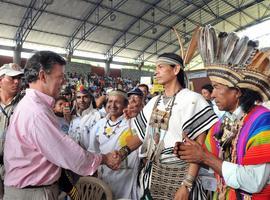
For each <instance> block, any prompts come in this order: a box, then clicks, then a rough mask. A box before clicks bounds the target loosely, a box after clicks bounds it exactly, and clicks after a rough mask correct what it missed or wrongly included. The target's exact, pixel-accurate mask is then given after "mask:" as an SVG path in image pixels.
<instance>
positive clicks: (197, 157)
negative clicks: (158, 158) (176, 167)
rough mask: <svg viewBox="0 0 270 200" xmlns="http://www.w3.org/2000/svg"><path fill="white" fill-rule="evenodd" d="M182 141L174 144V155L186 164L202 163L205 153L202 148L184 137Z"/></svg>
mask: <svg viewBox="0 0 270 200" xmlns="http://www.w3.org/2000/svg"><path fill="white" fill-rule="evenodd" d="M184 141H185V142H176V143H175V146H174V154H176V156H177V157H179V158H180V159H181V160H185V161H186V162H188V163H197V164H200V163H202V162H203V158H204V153H205V152H204V149H203V148H202V146H201V145H200V144H199V143H198V142H195V141H193V140H191V139H189V138H188V137H184Z"/></svg>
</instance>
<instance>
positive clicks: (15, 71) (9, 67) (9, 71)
mask: <svg viewBox="0 0 270 200" xmlns="http://www.w3.org/2000/svg"><path fill="white" fill-rule="evenodd" d="M20 74H23V69H22V68H21V67H20V66H19V65H17V64H15V63H9V64H4V65H3V66H2V67H0V76H3V75H7V76H18V75H20Z"/></svg>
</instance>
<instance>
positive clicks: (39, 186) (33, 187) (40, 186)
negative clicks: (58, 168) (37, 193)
mask: <svg viewBox="0 0 270 200" xmlns="http://www.w3.org/2000/svg"><path fill="white" fill-rule="evenodd" d="M54 184H56V182H54V183H53V184H50V185H28V186H25V187H23V188H22V189H35V188H43V187H50V186H52V185H54Z"/></svg>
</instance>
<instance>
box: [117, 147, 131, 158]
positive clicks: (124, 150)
mask: <svg viewBox="0 0 270 200" xmlns="http://www.w3.org/2000/svg"><path fill="white" fill-rule="evenodd" d="M119 153H120V155H121V160H125V158H126V157H127V156H128V155H129V154H130V153H131V149H130V148H129V147H128V146H124V147H122V148H121V149H120V150H119Z"/></svg>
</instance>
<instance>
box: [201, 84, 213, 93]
mask: <svg viewBox="0 0 270 200" xmlns="http://www.w3.org/2000/svg"><path fill="white" fill-rule="evenodd" d="M202 89H205V90H207V91H208V92H210V93H212V92H213V89H214V88H213V86H212V85H211V84H206V85H203V86H202Z"/></svg>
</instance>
